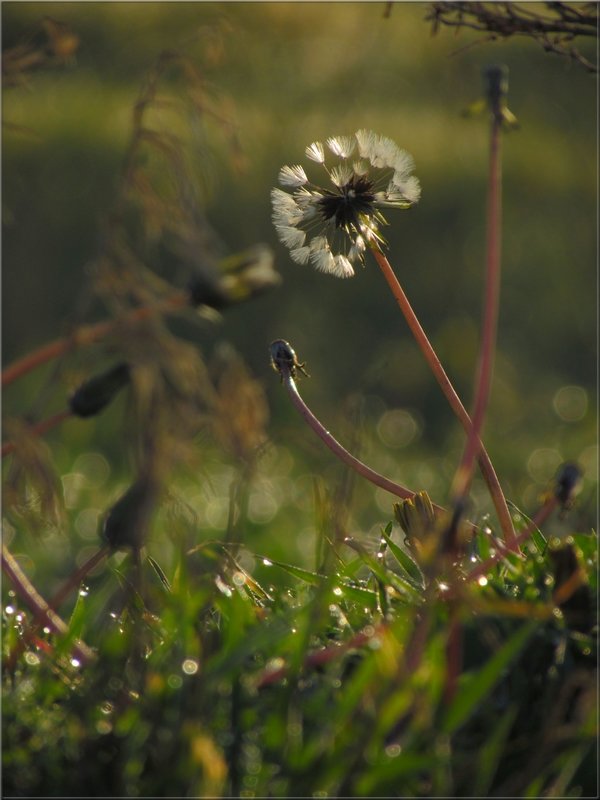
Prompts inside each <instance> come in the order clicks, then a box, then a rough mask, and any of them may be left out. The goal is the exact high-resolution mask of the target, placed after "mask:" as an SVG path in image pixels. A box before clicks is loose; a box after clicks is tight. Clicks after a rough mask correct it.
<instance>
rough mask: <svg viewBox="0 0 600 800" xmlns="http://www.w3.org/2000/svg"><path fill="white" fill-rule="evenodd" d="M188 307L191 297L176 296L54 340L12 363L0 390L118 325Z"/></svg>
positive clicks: (5, 373) (6, 371)
mask: <svg viewBox="0 0 600 800" xmlns="http://www.w3.org/2000/svg"><path fill="white" fill-rule="evenodd" d="M189 304H190V297H189V294H188V293H187V292H177V293H175V294H173V295H171V296H170V297H168V298H167V299H166V300H163V301H162V302H160V303H157V304H156V305H151V306H140V307H139V308H134V309H133V310H132V311H129V312H128V313H127V314H124V315H123V316H122V317H118V318H117V319H111V320H106V321H104V322H97V323H95V324H93V325H84V326H82V327H80V328H78V329H77V330H75V331H73V333H71V334H70V335H69V336H64V337H63V338H62V339H55V340H54V341H53V342H48V343H47V344H45V345H43V346H42V347H40V348H38V349H37V350H34V351H33V352H32V353H29V354H28V355H26V356H23V358H21V359H19V360H17V361H14V362H13V363H12V364H10V365H9V366H8V367H6V369H5V370H3V372H2V386H3V387H4V386H8V385H9V384H11V383H12V382H13V381H15V380H17V378H20V377H22V376H23V375H26V374H27V373H28V372H30V371H31V370H33V369H35V368H36V367H39V366H41V365H42V364H46V363H47V362H48V361H52V359H54V358H58V357H59V356H62V355H64V354H65V353H68V352H69V351H70V350H75V349H76V348H78V347H85V346H87V345H90V344H94V343H95V342H99V341H101V340H102V339H104V338H106V336H108V335H110V334H111V333H113V332H114V331H116V330H118V328H119V326H120V325H131V324H132V323H136V322H142V321H143V320H146V319H149V318H151V317H153V316H155V315H158V314H172V313H175V312H177V311H179V310H181V309H182V308H185V307H186V306H188V305H189Z"/></svg>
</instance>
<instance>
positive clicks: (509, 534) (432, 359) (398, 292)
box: [372, 248, 516, 549]
mask: <svg viewBox="0 0 600 800" xmlns="http://www.w3.org/2000/svg"><path fill="white" fill-rule="evenodd" d="M372 252H373V255H374V256H375V260H376V261H377V264H378V265H379V268H380V269H381V271H382V273H383V276H384V278H385V279H386V281H387V283H388V286H389V287H390V289H391V291H392V294H393V295H394V298H395V300H396V302H397V303H398V306H399V307H400V310H401V311H402V313H403V315H404V318H405V320H406V322H407V324H408V327H409V328H410V330H411V332H412V334H413V336H414V338H415V340H416V342H417V344H418V345H419V348H420V349H421V352H422V353H423V355H424V357H425V360H426V361H427V364H428V365H429V367H430V369H431V371H432V372H433V374H434V376H435V378H436V380H437V382H438V383H439V385H440V387H441V389H442V391H443V393H444V395H445V397H446V399H447V400H448V403H449V404H450V407H451V408H452V410H453V411H454V413H455V415H456V416H457V418H458V420H459V421H460V423H461V425H462V426H463V428H464V429H465V431H466V433H467V434H469V433H470V431H471V429H472V427H473V425H472V422H471V418H470V417H469V414H468V413H467V411H466V409H465V407H464V406H463V404H462V402H461V399H460V397H459V396H458V395H457V393H456V391H455V389H454V386H453V385H452V383H451V382H450V379H449V378H448V376H447V374H446V372H445V370H444V368H443V366H442V364H441V362H440V360H439V358H438V356H437V354H436V352H435V350H434V349H433V346H432V345H431V342H430V341H429V339H428V338H427V334H426V333H425V331H424V330H423V328H422V326H421V323H420V322H419V320H418V318H417V315H416V314H415V312H414V311H413V308H412V306H411V304H410V302H409V300H408V297H407V296H406V294H405V292H404V289H403V288H402V286H401V285H400V281H399V280H398V278H397V277H396V275H395V273H394V270H393V269H392V267H391V265H390V262H389V261H388V260H387V258H386V257H385V256H384V254H383V253H382V252H381V251H380V250H378V249H376V248H373V250H372ZM477 444H478V449H479V451H478V456H477V458H478V461H479V467H480V469H481V473H482V475H483V478H484V480H485V482H486V484H487V486H488V490H489V492H490V495H491V498H492V501H493V503H494V507H495V509H496V513H497V515H498V520H499V522H500V526H501V528H502V532H503V534H504V539H505V541H506V544H507V545H508V546H509V547H510V548H511V549H514V548H515V546H516V545H515V539H516V534H515V529H514V526H513V522H512V518H511V516H510V511H509V509H508V505H507V503H506V498H505V497H504V492H503V491H502V487H501V486H500V481H499V480H498V476H497V475H496V472H495V470H494V467H493V465H492V462H491V461H490V457H489V456H488V454H487V451H486V449H485V447H484V446H483V443H482V442H481V440H480V439H479V437H477Z"/></svg>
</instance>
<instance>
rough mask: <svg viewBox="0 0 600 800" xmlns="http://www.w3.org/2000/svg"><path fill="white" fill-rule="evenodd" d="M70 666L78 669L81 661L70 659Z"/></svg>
mask: <svg viewBox="0 0 600 800" xmlns="http://www.w3.org/2000/svg"><path fill="white" fill-rule="evenodd" d="M71 666H72V667H76V668H77V667H80V666H81V661H80V660H79V659H78V658H72V659H71Z"/></svg>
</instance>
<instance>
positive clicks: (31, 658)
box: [24, 652, 40, 667]
mask: <svg viewBox="0 0 600 800" xmlns="http://www.w3.org/2000/svg"><path fill="white" fill-rule="evenodd" d="M24 658H25V661H26V662H27V663H28V664H29V666H30V667H37V666H38V664H39V663H40V659H39V656H37V655H36V654H35V653H31V652H29V653H25V656H24Z"/></svg>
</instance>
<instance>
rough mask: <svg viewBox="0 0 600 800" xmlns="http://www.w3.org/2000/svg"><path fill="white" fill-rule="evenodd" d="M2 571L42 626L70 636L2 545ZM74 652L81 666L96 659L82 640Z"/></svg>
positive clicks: (62, 623) (64, 625) (74, 648)
mask: <svg viewBox="0 0 600 800" xmlns="http://www.w3.org/2000/svg"><path fill="white" fill-rule="evenodd" d="M2 569H3V570H4V573H5V575H6V576H7V577H8V579H9V580H10V582H11V583H12V585H13V586H14V587H15V589H16V591H17V593H18V594H19V596H20V597H21V599H22V600H24V601H25V603H27V605H28V606H29V608H30V609H31V610H32V611H33V613H34V615H35V617H36V618H37V620H38V621H39V622H40V624H42V625H45V626H47V627H49V628H50V629H51V630H53V631H55V633H58V634H61V635H66V634H68V632H69V628H68V626H67V625H66V623H65V622H64V621H63V620H62V619H61V618H60V617H59V616H58V614H57V613H56V612H55V611H54V610H53V609H52V607H51V606H50V605H49V604H48V603H47V602H46V601H45V600H44V598H43V597H42V596H41V595H40V594H39V592H38V591H37V589H36V588H35V587H34V586H33V584H32V583H31V581H30V580H29V578H28V577H27V575H25V573H24V572H23V570H22V569H21V567H20V566H19V564H18V563H17V560H16V559H15V557H14V556H13V555H12V553H11V552H10V551H9V549H8V548H7V547H6V545H4V544H3V545H2ZM73 652H74V653H75V655H76V656H77V659H78V660H79V662H80V663H81V664H87V663H89V662H90V661H93V660H94V659H95V658H96V655H95V653H94V651H93V650H92V649H91V648H90V647H88V646H87V645H86V644H84V642H82V641H80V640H75V641H74V642H73Z"/></svg>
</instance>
